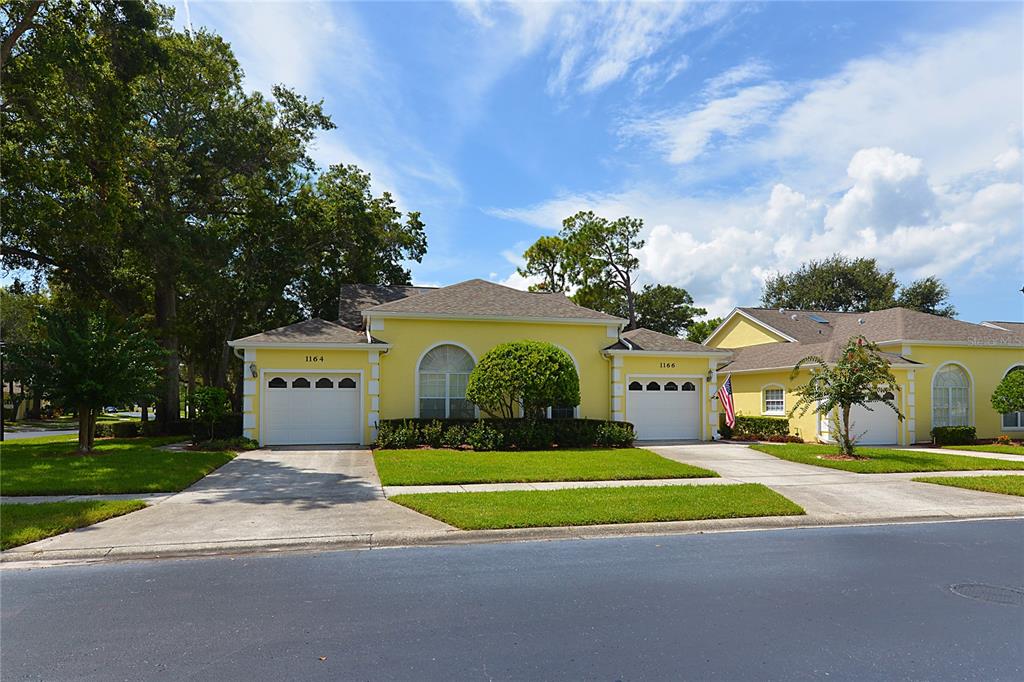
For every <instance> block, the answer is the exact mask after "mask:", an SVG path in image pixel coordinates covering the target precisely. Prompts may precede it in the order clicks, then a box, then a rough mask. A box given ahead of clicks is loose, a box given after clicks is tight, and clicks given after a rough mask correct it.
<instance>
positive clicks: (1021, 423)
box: [999, 362, 1024, 431]
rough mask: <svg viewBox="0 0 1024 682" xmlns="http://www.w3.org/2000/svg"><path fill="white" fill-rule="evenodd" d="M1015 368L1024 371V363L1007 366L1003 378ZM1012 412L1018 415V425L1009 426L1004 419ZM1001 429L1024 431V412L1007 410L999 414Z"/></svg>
mask: <svg viewBox="0 0 1024 682" xmlns="http://www.w3.org/2000/svg"><path fill="white" fill-rule="evenodd" d="M1015 370H1017V371H1021V372H1024V363H1019V362H1018V363H1014V364H1012V365H1010V366H1009V367H1008V368H1007V370H1006V371H1005V372H1003V379H1005V378H1006V376H1007V375H1008V374H1009V373H1010V372H1013V371H1015ZM1010 414H1015V415H1017V426H1007V425H1006V423H1005V422H1004V421H1003V418H1004V417H1006V416H1007V415H1010ZM999 430H1000V431H1024V412H1007V413H1006V414H1000V415H999Z"/></svg>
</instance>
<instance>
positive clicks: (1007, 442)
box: [995, 433, 1013, 445]
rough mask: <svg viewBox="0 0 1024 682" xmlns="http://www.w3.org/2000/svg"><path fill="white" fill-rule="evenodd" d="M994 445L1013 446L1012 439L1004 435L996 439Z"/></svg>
mask: <svg viewBox="0 0 1024 682" xmlns="http://www.w3.org/2000/svg"><path fill="white" fill-rule="evenodd" d="M995 444H996V445H1013V439H1012V438H1010V437H1009V436H1007V435H1006V434H1005V433H1004V434H1003V435H1001V436H999V437H998V438H996V443H995Z"/></svg>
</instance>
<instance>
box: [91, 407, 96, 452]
mask: <svg viewBox="0 0 1024 682" xmlns="http://www.w3.org/2000/svg"><path fill="white" fill-rule="evenodd" d="M94 447H96V408H95V407H92V408H89V452H92V449H93V448H94Z"/></svg>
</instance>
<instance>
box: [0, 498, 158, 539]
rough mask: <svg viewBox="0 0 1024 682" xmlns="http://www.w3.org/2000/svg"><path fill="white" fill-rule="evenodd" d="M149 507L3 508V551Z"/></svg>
mask: <svg viewBox="0 0 1024 682" xmlns="http://www.w3.org/2000/svg"><path fill="white" fill-rule="evenodd" d="M145 506H146V503H145V502H141V501H139V500H117V501H102V500H101V501H89V502H44V503H42V504H5V505H0V549H10V548H11V547H17V546H18V545H24V544H28V543H29V542H35V541H36V540H42V539H43V538H48V537H51V536H53V535H59V534H61V533H66V532H68V531H69V530H74V529H75V528H81V527H82V526H89V525H92V524H94V523H99V522H100V521H103V520H105V519H109V518H112V517H114V516H121V515H122V514H127V513H129V512H133V511H136V510H139V509H142V508H143V507H145Z"/></svg>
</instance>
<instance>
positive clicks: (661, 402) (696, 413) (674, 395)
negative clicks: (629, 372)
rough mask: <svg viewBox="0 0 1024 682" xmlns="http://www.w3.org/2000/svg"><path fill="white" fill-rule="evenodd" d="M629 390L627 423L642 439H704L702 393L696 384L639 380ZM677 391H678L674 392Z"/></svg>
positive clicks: (627, 394) (669, 380)
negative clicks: (702, 437) (701, 425)
mask: <svg viewBox="0 0 1024 682" xmlns="http://www.w3.org/2000/svg"><path fill="white" fill-rule="evenodd" d="M670 384H673V385H674V386H670ZM628 386H629V389H630V390H627V391H626V419H627V420H628V421H630V422H632V423H633V426H634V427H635V428H636V432H637V438H638V439H640V440H693V439H698V438H700V403H699V398H698V396H699V392H698V391H697V390H695V389H696V387H695V385H694V384H693V382H687V381H685V380H680V379H668V378H664V379H642V380H641V379H637V380H633V381H631V382H629V384H628ZM673 387H674V388H675V389H676V390H672V388H673ZM666 388H668V389H669V390H666ZM684 388H685V389H691V390H683V389H684ZM637 389H640V390H637Z"/></svg>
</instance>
